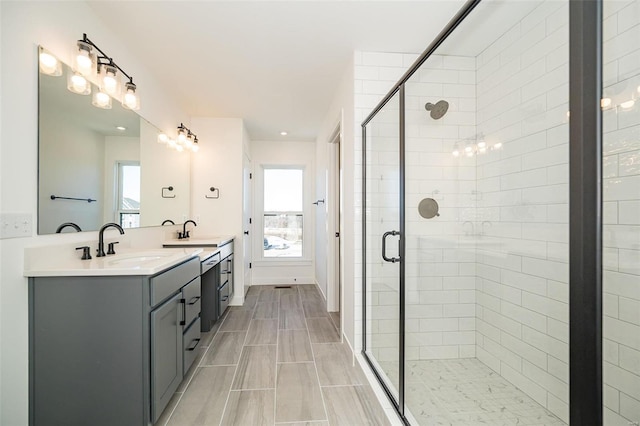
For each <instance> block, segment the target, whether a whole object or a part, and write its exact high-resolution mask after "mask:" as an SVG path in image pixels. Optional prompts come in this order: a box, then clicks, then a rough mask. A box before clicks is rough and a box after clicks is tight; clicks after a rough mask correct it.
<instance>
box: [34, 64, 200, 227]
mask: <svg viewBox="0 0 640 426" xmlns="http://www.w3.org/2000/svg"><path fill="white" fill-rule="evenodd" d="M60 65H61V67H62V69H61V71H62V74H61V75H58V76H55V75H48V74H45V73H43V72H39V80H38V81H39V91H38V94H39V96H38V100H39V121H38V135H39V136H38V145H39V149H38V234H53V233H55V232H56V231H57V230H58V228H59V227H60V226H61V225H62V224H64V223H68V222H71V223H74V224H76V225H77V226H78V227H80V228H81V229H82V231H95V230H98V229H99V228H100V227H101V226H102V225H103V224H105V223H107V222H116V223H118V224H120V225H121V226H122V227H124V228H137V227H140V226H160V225H161V224H162V223H163V222H164V221H166V220H171V221H173V222H174V223H176V224H177V223H181V222H183V221H184V220H185V218H187V217H189V207H190V193H191V190H190V180H191V179H190V163H191V158H190V154H189V153H188V152H177V151H175V150H171V149H167V148H166V145H164V144H159V143H157V138H158V134H159V133H160V130H159V129H158V128H156V127H155V126H154V125H153V124H151V123H149V122H148V121H147V120H145V119H144V118H142V117H141V116H139V115H138V114H137V113H136V112H135V111H132V110H129V109H126V108H124V107H122V105H121V104H120V102H118V101H117V100H116V99H113V102H112V107H111V109H102V108H98V107H95V106H93V105H92V97H91V95H80V94H77V93H73V92H71V91H69V90H68V89H67V73H68V72H69V67H68V66H67V65H65V64H62V63H61V64H60ZM91 86H92V92H93V91H95V90H96V87H95V86H94V85H93V84H91ZM89 200H91V201H89ZM70 231H71V232H75V231H74V229H73V228H72V227H67V228H65V229H64V230H63V231H62V232H70Z"/></svg>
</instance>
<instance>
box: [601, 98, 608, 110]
mask: <svg viewBox="0 0 640 426" xmlns="http://www.w3.org/2000/svg"><path fill="white" fill-rule="evenodd" d="M610 106H611V98H602V99H600V108H603V109H604V108H609V107H610Z"/></svg>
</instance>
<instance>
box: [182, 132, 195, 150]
mask: <svg viewBox="0 0 640 426" xmlns="http://www.w3.org/2000/svg"><path fill="white" fill-rule="evenodd" d="M184 144H185V146H186V147H187V148H191V146H193V138H192V137H191V135H190V134H189V135H187V139H186V140H185V141H184Z"/></svg>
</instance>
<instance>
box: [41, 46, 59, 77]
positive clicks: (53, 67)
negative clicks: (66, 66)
mask: <svg viewBox="0 0 640 426" xmlns="http://www.w3.org/2000/svg"><path fill="white" fill-rule="evenodd" d="M39 64H40V72H41V73H43V74H47V75H51V76H55V77H58V76H61V75H62V65H61V64H60V61H59V60H58V58H56V57H55V56H53V55H52V54H51V53H49V52H48V51H47V50H46V49H44V48H43V47H42V46H41V47H40V54H39Z"/></svg>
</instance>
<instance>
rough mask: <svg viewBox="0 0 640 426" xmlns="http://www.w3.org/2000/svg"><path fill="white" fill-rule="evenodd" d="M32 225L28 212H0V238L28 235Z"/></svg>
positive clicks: (30, 232)
mask: <svg viewBox="0 0 640 426" xmlns="http://www.w3.org/2000/svg"><path fill="white" fill-rule="evenodd" d="M32 226H33V221H32V218H31V214H29V213H0V239H4V238H24V237H30V236H31V234H32V229H31V228H32Z"/></svg>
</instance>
